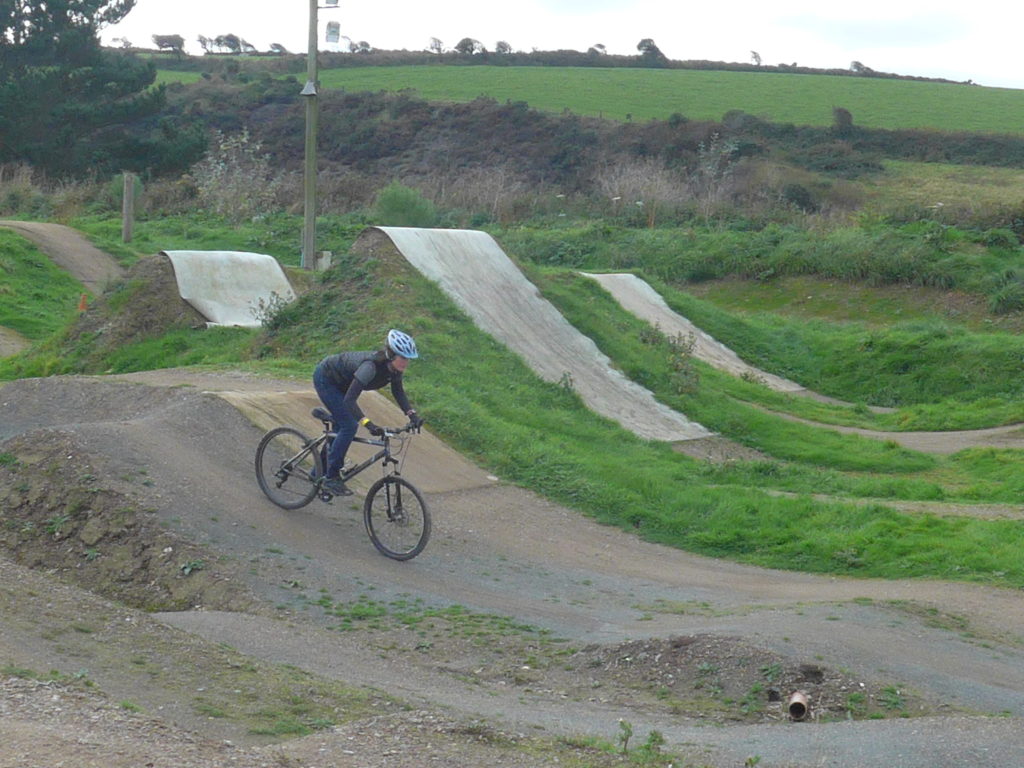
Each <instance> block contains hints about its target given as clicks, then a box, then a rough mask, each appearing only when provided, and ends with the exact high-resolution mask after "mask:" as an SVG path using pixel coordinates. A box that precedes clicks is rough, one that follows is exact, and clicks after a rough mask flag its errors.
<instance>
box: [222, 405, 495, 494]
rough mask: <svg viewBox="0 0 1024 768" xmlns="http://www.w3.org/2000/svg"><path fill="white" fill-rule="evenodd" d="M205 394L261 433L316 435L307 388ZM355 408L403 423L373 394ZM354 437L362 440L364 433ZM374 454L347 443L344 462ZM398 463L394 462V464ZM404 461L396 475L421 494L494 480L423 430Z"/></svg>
mask: <svg viewBox="0 0 1024 768" xmlns="http://www.w3.org/2000/svg"><path fill="white" fill-rule="evenodd" d="M211 394H214V395H217V396H218V397H220V398H222V399H224V400H226V401H227V402H228V403H230V404H231V405H233V406H234V407H235V408H237V409H238V410H239V411H240V412H241V413H242V415H243V416H245V417H246V418H247V419H248V420H249V421H251V422H252V423H253V424H255V425H256V426H257V427H258V428H260V429H262V430H270V429H273V428H274V427H280V426H291V427H295V428H296V429H298V430H299V431H300V432H302V433H303V434H304V435H306V436H307V437H315V436H316V435H317V434H319V432H320V422H319V421H317V420H316V419H314V418H313V417H312V416H310V413H309V412H310V411H312V410H313V409H314V408H316V407H317V406H319V405H321V403H320V398H318V397H317V395H316V392H315V391H313V389H304V390H296V391H291V392H265V391H264V392H260V391H243V390H216V391H213V392H211ZM359 407H360V408H362V409H363V410H364V411H365V412H366V415H367V416H369V417H370V420H371V421H373V422H375V423H377V424H384V425H387V426H393V427H397V426H401V425H402V424H405V422H406V421H407V419H406V418H405V416H404V415H403V414H402V412H401V410H399V408H398V406H396V405H395V404H394V403H392V402H391V401H390V400H388V399H387V398H385V397H384V395H382V394H380V393H379V392H366V393H364V394H363V395H362V397H360V398H359ZM360 434H361V435H362V436H363V437H365V436H366V433H365V432H361V433H360ZM374 450H376V449H375V448H373V447H372V446H367V445H360V444H358V443H353V444H352V447H351V448H350V449H349V452H348V458H349V459H351V460H353V461H357V462H358V461H362V460H363V459H366V458H369V457H370V456H371V455H372V454H373V451H374ZM402 458H403V457H402V456H400V457H399V459H400V460H401V459H402ZM404 458H405V459H406V461H405V463H404V464H403V465H402V475H403V476H405V477H406V478H408V479H409V480H410V481H411V482H412V483H414V484H415V485H416V486H418V487H419V488H420V489H421V490H422V491H425V492H426V493H446V492H448V491H459V490H466V489H469V488H481V487H484V486H489V485H493V484H494V483H495V481H496V480H497V478H495V477H493V476H491V475H488V474H487V473H486V472H484V471H483V470H482V469H480V468H479V467H477V466H476V465H474V464H472V463H470V462H469V461H467V460H466V459H464V458H463V457H462V456H460V455H459V454H458V453H456V452H455V451H454V450H452V449H451V448H450V447H449V446H448V445H446V444H445V443H444V442H442V441H441V440H439V439H438V438H436V437H434V436H433V435H432V434H430V433H429V432H428V431H427V430H424V431H423V432H422V433H421V434H419V435H415V436H413V438H412V439H411V440H410V441H409V442H408V443H407V447H406V450H405V455H404ZM380 475H381V473H380V470H379V469H377V468H371V469H368V470H366V471H365V472H363V473H362V474H361V475H358V476H357V477H356V478H354V479H353V480H352V481H351V483H350V485H351V486H352V489H353V490H354V491H357V492H358V493H359V494H361V495H364V494H365V493H366V491H367V489H368V488H369V487H370V484H371V483H372V482H373V481H375V480H376V479H377V478H379V477H380Z"/></svg>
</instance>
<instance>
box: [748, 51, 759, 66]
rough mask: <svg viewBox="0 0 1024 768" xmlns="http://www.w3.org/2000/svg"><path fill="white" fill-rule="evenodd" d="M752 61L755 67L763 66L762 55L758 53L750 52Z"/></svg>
mask: <svg viewBox="0 0 1024 768" xmlns="http://www.w3.org/2000/svg"><path fill="white" fill-rule="evenodd" d="M750 60H751V61H752V62H754V65H755V66H758V67H760V66H761V54H760V53H758V52H757V51H751V52H750Z"/></svg>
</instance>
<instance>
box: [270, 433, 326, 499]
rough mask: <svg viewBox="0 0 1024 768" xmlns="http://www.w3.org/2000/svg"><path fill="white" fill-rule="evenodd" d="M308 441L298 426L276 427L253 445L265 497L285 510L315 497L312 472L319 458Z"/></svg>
mask: <svg viewBox="0 0 1024 768" xmlns="http://www.w3.org/2000/svg"><path fill="white" fill-rule="evenodd" d="M315 448H316V440H310V439H309V438H308V437H306V436H305V435H304V434H302V433H301V432H299V430H297V429H292V428H291V427H277V428H276V429H272V430H270V431H269V432H267V434H265V435H264V436H263V439H262V440H260V444H259V446H258V447H257V448H256V480H257V482H259V484H260V488H261V489H262V490H263V493H265V494H266V495H267V498H268V499H270V500H271V501H272V502H274V503H275V504H277V506H279V507H283V508H284V509H298V508H299V507H304V506H306V505H307V504H309V502H311V501H312V500H313V497H314V496H316V491H317V486H316V483H315V482H314V481H313V479H312V477H313V475H312V472H313V469H314V468H316V467H317V460H318V459H319V457H318V456H317V454H316V451H315V450H314V449H315Z"/></svg>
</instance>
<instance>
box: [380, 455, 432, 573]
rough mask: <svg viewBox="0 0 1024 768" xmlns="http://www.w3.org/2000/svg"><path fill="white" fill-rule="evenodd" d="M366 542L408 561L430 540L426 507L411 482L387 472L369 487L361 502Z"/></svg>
mask: <svg viewBox="0 0 1024 768" xmlns="http://www.w3.org/2000/svg"><path fill="white" fill-rule="evenodd" d="M363 521H364V522H365V523H366V532H367V533H368V534H369V535H370V541H372V542H373V546H375V547H376V548H377V550H378V551H379V552H380V553H381V554H382V555H385V556H387V557H390V558H391V559H392V560H411V559H412V558H414V557H416V555H418V554H419V553H420V552H422V551H423V548H424V547H425V546H427V540H428V539H430V510H428V509H427V502H426V501H424V500H423V495H422V494H421V493H420V492H419V491H418V490H417V489H416V486H414V485H413V484H412V483H410V482H409V481H408V480H406V479H405V478H403V477H399V476H397V475H388V476H387V477H382V478H381V479H380V480H378V481H377V482H375V483H374V484H373V485H371V486H370V490H369V491H368V492H367V494H366V501H365V502H363Z"/></svg>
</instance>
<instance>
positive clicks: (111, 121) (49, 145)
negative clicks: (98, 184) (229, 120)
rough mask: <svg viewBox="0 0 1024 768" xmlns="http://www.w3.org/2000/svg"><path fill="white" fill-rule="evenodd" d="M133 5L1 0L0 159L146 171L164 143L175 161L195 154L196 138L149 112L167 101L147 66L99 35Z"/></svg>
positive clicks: (78, 171)
mask: <svg viewBox="0 0 1024 768" xmlns="http://www.w3.org/2000/svg"><path fill="white" fill-rule="evenodd" d="M134 5H135V0H17V2H12V0H0V163H4V162H8V161H21V162H28V163H29V164H31V165H33V166H35V167H37V168H39V169H41V170H44V171H47V172H50V173H54V174H60V175H84V174H87V173H104V172H110V171H119V170H137V171H144V170H146V169H151V168H153V167H154V166H156V165H161V164H163V163H165V162H166V161H167V160H168V156H167V155H161V154H160V153H161V151H162V149H161V147H162V148H163V149H166V148H167V147H168V146H170V145H171V144H175V145H176V146H175V150H174V153H175V154H176V157H174V158H173V163H177V164H178V165H179V166H181V165H182V164H185V165H187V163H189V162H192V161H194V159H195V158H196V151H197V150H198V151H199V152H200V153H201V151H202V148H201V145H202V137H201V136H199V135H197V134H190V135H189V136H190V138H188V137H185V134H184V133H181V132H179V131H178V127H177V126H176V125H174V124H172V123H167V122H165V123H163V124H161V125H157V124H156V122H155V121H154V120H153V118H154V117H155V116H156V115H157V114H158V113H159V112H160V110H161V109H162V108H163V105H164V103H165V94H164V89H163V88H162V87H159V88H153V87H152V85H153V82H154V80H155V79H156V69H155V67H154V66H153V64H152V63H150V62H145V61H142V60H141V59H139V58H138V57H136V56H134V55H132V54H131V53H128V52H126V51H114V50H105V49H104V48H103V47H102V45H101V43H100V39H99V29H100V28H101V27H102V26H103V25H105V24H112V23H116V22H117V21H119V20H120V19H122V18H123V17H124V16H125V15H126V14H127V13H128V12H129V11H130V10H131V9H132V7H134ZM146 121H149V122H148V123H147V122H146ZM186 139H187V140H186ZM179 140H184V143H183V144H176V142H178V141H179ZM193 140H194V143H193V144H192V145H191V148H187V147H186V145H187V144H189V141H193ZM158 155H160V157H159V158H158V157H157V156H158ZM166 169H167V168H166V166H164V170H166Z"/></svg>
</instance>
